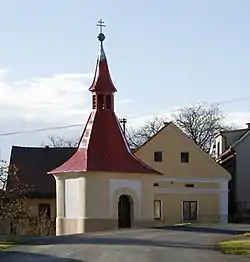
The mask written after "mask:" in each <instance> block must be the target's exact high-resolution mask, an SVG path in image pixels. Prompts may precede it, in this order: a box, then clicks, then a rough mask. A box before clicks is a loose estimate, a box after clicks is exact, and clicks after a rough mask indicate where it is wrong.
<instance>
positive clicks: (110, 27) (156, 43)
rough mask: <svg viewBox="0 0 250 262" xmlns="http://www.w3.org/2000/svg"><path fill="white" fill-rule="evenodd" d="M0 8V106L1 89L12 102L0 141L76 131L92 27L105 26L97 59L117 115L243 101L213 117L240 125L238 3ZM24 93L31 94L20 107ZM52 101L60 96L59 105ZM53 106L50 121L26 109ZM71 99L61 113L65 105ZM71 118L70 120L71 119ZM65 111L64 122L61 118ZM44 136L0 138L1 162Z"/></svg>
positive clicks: (196, 0)
mask: <svg viewBox="0 0 250 262" xmlns="http://www.w3.org/2000/svg"><path fill="white" fill-rule="evenodd" d="M0 2H1V8H0V32H1V41H0V69H2V72H3V76H2V80H1V81H2V82H1V83H2V89H1V83H0V91H1V93H2V100H1V98H0V102H1V101H2V102H3V100H6V99H5V98H4V99H3V97H4V96H3V94H4V90H7V89H8V90H9V91H8V92H9V93H8V94H9V99H11V97H12V96H11V95H10V94H13V96H15V99H14V100H13V102H12V104H11V103H10V102H9V104H7V103H6V105H4V106H5V111H4V110H3V111H2V112H6V114H5V115H4V114H3V113H2V115H1V116H0V119H2V120H1V122H2V124H1V127H0V129H1V130H0V133H2V132H8V131H15V130H22V129H23V128H40V127H44V126H54V125H58V124H61V123H63V124H71V123H79V122H83V124H84V121H85V119H86V116H87V113H88V110H87V109H88V108H89V106H90V104H89V94H88V92H85V91H84V90H82V92H80V91H81V87H80V86H79V84H80V83H84V86H85V89H86V88H87V86H88V84H89V83H90V82H91V77H89V75H91V73H92V72H93V69H94V66H95V62H96V55H97V52H98V41H97V39H96V37H97V34H98V29H97V28H96V27H95V24H96V22H97V20H98V19H99V18H102V19H104V21H105V23H106V25H107V27H106V29H105V34H106V37H107V38H106V40H105V50H106V54H107V56H108V61H109V67H110V71H111V74H112V78H113V80H114V83H115V85H116V87H117V89H118V93H117V99H116V100H117V104H118V106H117V111H118V113H119V115H120V116H126V117H128V118H130V117H136V116H147V115H156V114H158V113H159V112H163V111H167V112H168V111H171V109H172V108H174V107H178V106H182V105H184V104H187V103H196V102H199V101H207V102H215V101H228V100H234V99H238V98H239V99H241V98H247V99H246V100H242V101H240V102H237V103H230V104H225V105H222V109H223V110H225V111H226V112H228V113H229V114H234V113H238V114H241V116H244V117H242V118H240V119H244V120H245V119H246V117H248V116H247V114H248V112H249V109H250V107H249V101H250V88H249V83H250V74H249V65H250V64H249V61H250V48H249V46H250V36H249V35H250V34H249V24H250V17H249V10H250V2H249V1H247V0H245V1H243V0H239V1H233V0H203V1H200V0H179V1H170V0H169V1H168V0H165V1H163V0H162V1H157V2H156V1H146V0H144V1H142V0H137V1H130V0H128V1H115V0H113V1H111V0H110V1H108V0H106V1H101V0H99V1H94V0H92V1H84V0H70V1H67V0H53V1H51V0H43V1H34V0H22V1H20V0H8V1H3V0H2V1H0ZM0 72H1V71H0ZM0 75H1V74H0ZM65 75H67V76H68V78H69V76H70V80H69V79H68V78H67V81H65V77H62V78H60V79H59V80H60V81H58V76H65ZM79 75H82V78H81V81H78V80H79V77H78V78H77V76H79ZM55 77H57V78H56V80H55ZM51 79H52V80H51ZM83 79H84V81H83ZM55 81H56V82H55ZM48 82H49V85H48ZM20 83H21V84H20ZM38 83H39V84H38ZM27 86H29V88H30V89H27ZM38 86H39V92H38V93H37V94H39V95H37V96H36V95H35V94H36V88H37V87H38ZM62 87H63V90H61V89H60V88H62ZM31 89H32V92H33V93H32V94H33V95H32V96H30V98H29V95H30V90H31ZM59 89H60V90H59ZM10 90H11V91H10ZM54 90H57V91H58V92H54ZM77 90H78V91H77ZM59 91H60V92H59ZM71 91H72V93H70V92H71ZM50 92H54V93H53V94H52V95H51V93H50ZM74 92H75V93H74ZM77 92H80V93H77ZM73 93H74V94H75V95H72V94H73ZM60 94H64V100H63V98H62V97H61V98H60V96H61V95H60ZM57 95H58V96H57ZM81 95H82V103H81ZM35 96H36V97H35ZM62 96H63V95H62ZM67 96H69V97H68V98H67ZM20 97H21V98H22V101H21V100H20V99H21V98H20ZM34 97H35V98H34ZM52 97H53V99H54V100H53V101H50V103H54V104H56V105H57V108H56V109H57V111H60V110H61V113H58V114H54V115H53V113H54V112H55V107H54V109H53V110H52V111H51V112H50V111H49V108H48V110H47V111H46V113H44V112H43V111H41V110H40V109H39V108H38V109H35V105H40V108H41V107H43V105H45V104H46V103H48V101H47V100H51V98H52ZM57 98H58V99H59V100H60V99H61V100H60V101H57ZM39 99H40V100H41V101H40V100H39ZM70 99H71V101H70V106H69V105H68V104H67V103H66V101H68V100H70ZM74 99H76V100H75V104H74ZM38 100H39V101H38ZM28 101H31V102H33V107H32V108H31V107H30V108H27V104H26V105H24V102H25V103H28ZM16 104H18V106H19V107H18V109H15V105H16ZM59 105H60V106H59ZM74 105H76V106H77V107H74ZM0 108H1V110H2V109H3V105H2V107H1V106H0ZM24 108H25V110H24ZM76 109H77V110H78V111H79V112H78V113H77V114H75V115H74V112H75V111H74V110H76ZM23 110H24V111H25V113H24V112H23ZM29 110H30V111H29ZM39 110H40V111H39ZM81 110H82V111H81ZM86 110H87V111H86ZM10 112H12V113H11V114H10ZM22 112H23V115H22ZM65 112H68V113H69V114H68V115H67V116H65ZM80 112H83V113H84V114H83V115H82V116H81V114H80ZM42 114H43V115H42ZM249 114H250V113H249ZM73 115H74V116H73ZM7 116H8V117H7ZM47 116H50V119H47ZM1 117H2V118H1ZM249 120H250V115H249ZM243 124H244V123H243ZM70 132H73V131H64V135H65V136H70V135H72V134H73V133H70ZM75 132H76V134H78V133H79V132H81V129H77V130H75ZM74 134H75V133H74ZM47 135H48V134H47V133H46V134H45V133H43V134H41V133H39V134H38V133H36V134H32V135H28V136H27V135H22V136H18V137H0V147H1V151H2V152H3V153H2V154H3V155H4V156H7V153H8V152H9V150H10V147H11V145H12V144H22V145H39V141H41V140H43V139H44V138H45V137H46V136H47Z"/></svg>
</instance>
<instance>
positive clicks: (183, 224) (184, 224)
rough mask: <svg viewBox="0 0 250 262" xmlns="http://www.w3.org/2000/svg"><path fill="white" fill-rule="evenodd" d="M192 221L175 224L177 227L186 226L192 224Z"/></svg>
mask: <svg viewBox="0 0 250 262" xmlns="http://www.w3.org/2000/svg"><path fill="white" fill-rule="evenodd" d="M191 225H192V223H180V224H174V226H175V227H186V226H191Z"/></svg>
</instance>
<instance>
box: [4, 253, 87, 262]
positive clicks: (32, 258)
mask: <svg viewBox="0 0 250 262" xmlns="http://www.w3.org/2000/svg"><path fill="white" fill-rule="evenodd" d="M0 261H1V262H17V261H18V262H41V261H43V262H80V261H81V262H84V261H83V260H76V259H71V258H60V257H54V256H50V255H42V254H37V253H36V254H35V253H27V252H17V251H3V252H0Z"/></svg>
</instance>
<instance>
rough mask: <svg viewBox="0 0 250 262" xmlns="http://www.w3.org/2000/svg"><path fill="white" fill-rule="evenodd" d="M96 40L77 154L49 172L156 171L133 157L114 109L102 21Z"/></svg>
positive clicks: (112, 87)
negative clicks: (97, 48) (88, 107)
mask: <svg viewBox="0 0 250 262" xmlns="http://www.w3.org/2000/svg"><path fill="white" fill-rule="evenodd" d="M97 25H98V26H99V27H100V33H99V35H98V40H99V41H100V53H99V56H98V59H97V64H96V70H95V75H94V80H93V83H92V85H91V86H90V88H89V90H90V91H91V92H92V99H93V101H92V102H93V103H92V111H91V113H90V116H89V118H88V121H87V123H86V125H85V128H84V130H83V133H82V136H81V139H80V142H79V146H78V149H77V151H76V153H75V154H74V155H73V156H72V157H71V158H70V159H69V160H68V161H66V162H65V163H64V164H62V165H61V166H59V167H57V168H56V169H55V170H53V171H51V172H49V173H50V174H59V173H65V172H69V173H75V172H86V171H98V172H122V173H124V172H125V173H151V174H159V172H157V171H155V170H154V169H153V168H151V167H149V166H147V165H146V164H144V163H143V162H141V161H140V160H139V159H138V158H136V157H135V156H134V155H133V154H132V153H131V150H130V149H129V146H128V144H127V141H126V138H125V137H124V134H123V132H122V128H121V125H120V122H119V120H118V118H117V116H116V114H115V112H114V93H115V92H116V91H117V90H116V88H115V86H114V84H113V82H112V80H111V76H110V73H109V68H108V63H107V58H106V55H105V52H104V48H103V41H104V40H105V35H104V34H103V32H102V28H103V27H105V25H104V23H103V21H102V20H100V21H98V24H97Z"/></svg>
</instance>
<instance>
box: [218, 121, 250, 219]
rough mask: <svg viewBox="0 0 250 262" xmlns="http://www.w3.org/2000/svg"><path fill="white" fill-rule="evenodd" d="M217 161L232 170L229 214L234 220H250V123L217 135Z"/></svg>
mask: <svg viewBox="0 0 250 262" xmlns="http://www.w3.org/2000/svg"><path fill="white" fill-rule="evenodd" d="M214 149H215V158H216V161H217V162H218V163H219V164H220V165H221V166H223V167H224V168H225V169H227V170H228V172H230V174H231V176H232V180H231V181H230V183H229V215H230V218H231V221H232V222H249V221H250V193H249V183H250V178H249V168H250V164H249V157H248V156H249V153H250V124H247V128H244V129H237V130H232V131H223V132H220V133H218V134H217V135H216V136H215V143H214Z"/></svg>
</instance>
